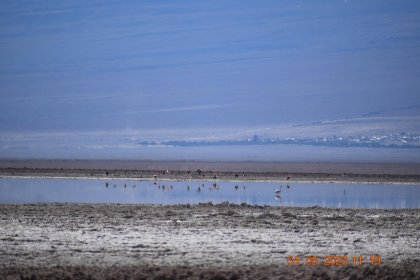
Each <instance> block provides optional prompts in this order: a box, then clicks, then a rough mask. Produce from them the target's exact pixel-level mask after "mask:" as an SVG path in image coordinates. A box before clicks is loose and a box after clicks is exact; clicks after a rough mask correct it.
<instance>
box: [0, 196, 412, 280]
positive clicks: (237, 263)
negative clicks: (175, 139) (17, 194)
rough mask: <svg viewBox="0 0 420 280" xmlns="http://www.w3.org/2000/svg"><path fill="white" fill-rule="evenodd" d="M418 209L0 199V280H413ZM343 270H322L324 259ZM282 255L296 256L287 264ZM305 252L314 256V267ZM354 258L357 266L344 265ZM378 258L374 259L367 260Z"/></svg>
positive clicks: (331, 267)
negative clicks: (341, 261)
mask: <svg viewBox="0 0 420 280" xmlns="http://www.w3.org/2000/svg"><path fill="white" fill-rule="evenodd" d="M419 233H420V210H418V209H412V210H366V209H328V208H319V207H312V208H290V207H258V206H249V205H233V204H228V203H223V204H219V205H212V204H200V205H177V206H160V205H115V204H111V205H109V204H34V205H0V275H1V278H3V279H55V278H59V279H95V278H96V279H420V254H419V253H420V240H419V236H420V234H419ZM330 255H332V256H347V257H348V258H349V265H347V266H325V265H324V264H323V260H324V257H325V256H330ZM288 256H293V257H294V258H295V257H296V256H298V257H300V260H301V261H300V264H299V265H296V264H294V265H292V266H289V265H288ZM305 256H317V257H318V258H319V263H318V265H316V266H308V265H306V264H305ZM353 256H357V257H359V256H362V257H363V258H364V259H363V264H362V265H352V264H351V263H352V257H353ZM371 256H380V257H381V263H380V264H379V265H371V264H370V257H371Z"/></svg>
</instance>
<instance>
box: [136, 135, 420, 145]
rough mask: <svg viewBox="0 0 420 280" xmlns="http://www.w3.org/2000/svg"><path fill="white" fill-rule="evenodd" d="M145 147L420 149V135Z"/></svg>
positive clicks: (256, 139) (173, 142) (191, 142)
mask: <svg viewBox="0 0 420 280" xmlns="http://www.w3.org/2000/svg"><path fill="white" fill-rule="evenodd" d="M137 144H140V145H145V146H154V145H156V146H157V145H159V146H161V145H164V146H182V147H189V146H191V147H194V146H225V145H281V144H296V145H312V146H329V147H371V148H376V147H377V148H414V149H419V148H420V135H413V134H410V133H404V132H403V133H392V134H389V135H379V136H351V137H338V136H333V137H319V138H262V137H260V136H258V135H257V134H254V135H253V136H252V137H250V138H247V139H238V140H213V141H209V140H195V141H194V140H167V141H161V142H157V141H139V142H138V143H137Z"/></svg>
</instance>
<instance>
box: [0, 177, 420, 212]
mask: <svg viewBox="0 0 420 280" xmlns="http://www.w3.org/2000/svg"><path fill="white" fill-rule="evenodd" d="M280 186H282V187H281V192H280V195H279V196H276V195H275V191H276V190H278V189H280ZM224 201H229V202H230V203H237V204H240V203H247V204H252V205H274V206H275V205H278V206H304V207H311V206H321V207H336V208H385V209H398V208H420V185H398V184H350V183H294V182H290V183H285V182H250V181H218V180H214V181H175V180H173V181H171V180H164V181H161V180H156V181H153V180H121V179H118V180H105V179H56V178H54V179H46V178H2V179H0V203H6V204H10V203H18V204H22V203H54V202H59V203H124V204H125V203H133V204H137V203H138V204H140V203H141V204H186V203H191V204H196V203H205V202H212V203H221V202H224Z"/></svg>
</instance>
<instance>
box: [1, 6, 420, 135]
mask: <svg viewBox="0 0 420 280" xmlns="http://www.w3.org/2000/svg"><path fill="white" fill-rule="evenodd" d="M419 65H420V2H419V1H415V0H414V1H409V0H402V1H387V0H371V1H370V0H369V1H366V0H360V1H355V0H347V1H344V0H343V1H341V0H337V1H277V0H276V1H225V0H221V1H219V0H216V1H77V0H76V1H2V3H1V9H0V134H3V135H4V134H7V135H21V134H25V133H27V134H28V133H32V134H33V133H37V134H43V133H44V134H45V135H48V134H49V133H66V132H72V133H73V132H78V133H92V132H94V131H101V132H104V131H105V132H107V133H117V132H119V131H140V132H141V133H144V134H147V133H149V132H150V131H155V130H159V133H160V135H165V132H166V133H167V135H172V134H173V133H174V131H178V130H188V131H190V134H191V135H194V131H195V130H198V129H199V130H208V131H217V130H223V129H248V128H250V127H252V128H255V129H261V128H267V127H276V126H279V127H282V126H288V125H291V124H307V123H313V122H325V121H336V120H343V119H346V120H347V119H354V118H372V117H374V118H375V119H376V120H377V119H378V118H385V119H387V120H388V123H387V124H388V127H391V126H392V127H394V128H395V126H396V125H395V122H394V121H395V120H399V121H400V122H401V120H402V122H403V123H405V120H407V121H408V122H407V123H410V126H409V127H408V128H406V127H404V129H406V130H410V129H411V130H413V131H420V125H419V124H418V123H420V122H418V121H417V120H419V118H420V92H419V90H420V66H419ZM397 126H399V125H397ZM341 129H342V130H343V131H342V132H345V129H346V127H345V126H343V127H342V128H341ZM339 130H340V129H339ZM338 132H340V131H338Z"/></svg>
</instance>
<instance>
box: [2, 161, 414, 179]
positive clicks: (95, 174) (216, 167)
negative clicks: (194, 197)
mask: <svg viewBox="0 0 420 280" xmlns="http://www.w3.org/2000/svg"><path fill="white" fill-rule="evenodd" d="M198 170H200V171H201V172H197V171H198ZM0 176H13V177H19V176H28V177H70V178H79V177H92V178H110V179H112V178H135V179H151V178H154V176H157V177H158V178H159V179H175V180H183V179H197V180H203V179H204V180H207V179H215V178H216V179H220V180H246V181H252V180H264V181H265V180H270V181H287V180H290V181H305V182H315V181H320V182H355V183H357V182H360V183H362V182H363V183H365V182H366V183H414V184H415V183H420V164H409V163H405V164H394V163H276V162H204V161H129V160H128V161H126V160H109V161H104V160H0ZM287 178H289V179H287Z"/></svg>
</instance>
